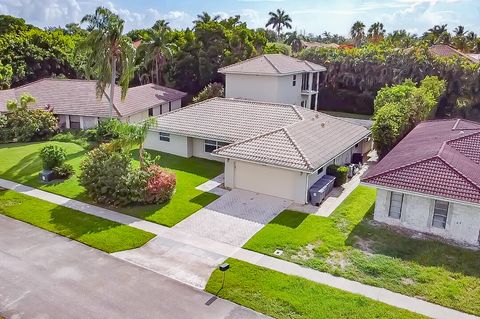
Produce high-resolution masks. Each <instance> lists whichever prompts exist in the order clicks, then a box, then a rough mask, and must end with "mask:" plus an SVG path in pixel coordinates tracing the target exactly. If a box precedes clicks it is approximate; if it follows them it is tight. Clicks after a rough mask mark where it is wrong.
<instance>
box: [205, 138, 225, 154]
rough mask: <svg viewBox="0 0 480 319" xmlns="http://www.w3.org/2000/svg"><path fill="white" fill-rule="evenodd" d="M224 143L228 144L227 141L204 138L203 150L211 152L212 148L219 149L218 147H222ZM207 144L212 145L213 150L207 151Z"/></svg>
mask: <svg viewBox="0 0 480 319" xmlns="http://www.w3.org/2000/svg"><path fill="white" fill-rule="evenodd" d="M226 145H228V143H225V142H219V141H215V140H204V141H203V150H204V151H205V153H211V152H213V151H214V150H216V149H219V148H220V147H224V146H226ZM207 146H210V147H213V150H211V151H208V150H207Z"/></svg>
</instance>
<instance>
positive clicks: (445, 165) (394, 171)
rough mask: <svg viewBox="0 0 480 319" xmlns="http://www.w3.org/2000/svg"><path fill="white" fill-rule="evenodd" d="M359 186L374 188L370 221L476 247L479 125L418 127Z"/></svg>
mask: <svg viewBox="0 0 480 319" xmlns="http://www.w3.org/2000/svg"><path fill="white" fill-rule="evenodd" d="M362 183H363V184H366V185H370V186H373V187H376V188H377V200H376V204H375V213H374V219H375V220H377V221H380V222H383V223H387V224H390V225H395V226H401V227H406V228H409V229H413V230H415V231H420V232H425V233H431V234H435V235H439V236H442V237H445V238H448V239H452V240H455V241H459V242H466V243H469V244H475V245H478V243H479V236H480V233H479V232H480V123H476V122H471V121H467V120H458V119H450V120H436V121H428V122H423V123H420V124H419V125H418V126H417V127H415V128H414V129H413V130H412V131H411V132H410V133H409V134H408V135H407V136H406V137H405V138H404V139H403V140H402V141H401V142H400V143H399V144H398V145H397V146H396V147H395V148H394V149H393V150H392V151H390V153H388V154H387V155H386V156H385V157H384V158H383V159H382V160H381V161H380V162H379V163H378V164H377V165H376V166H375V167H373V168H372V169H371V170H369V171H368V172H367V174H366V175H365V177H364V178H363V180H362Z"/></svg>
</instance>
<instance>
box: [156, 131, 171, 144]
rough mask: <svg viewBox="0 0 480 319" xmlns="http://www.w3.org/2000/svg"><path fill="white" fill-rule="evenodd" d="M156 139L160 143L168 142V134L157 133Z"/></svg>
mask: <svg viewBox="0 0 480 319" xmlns="http://www.w3.org/2000/svg"><path fill="white" fill-rule="evenodd" d="M158 138H159V139H160V141H162V142H170V133H165V132H158Z"/></svg>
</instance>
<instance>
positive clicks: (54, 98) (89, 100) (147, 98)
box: [0, 78, 186, 117]
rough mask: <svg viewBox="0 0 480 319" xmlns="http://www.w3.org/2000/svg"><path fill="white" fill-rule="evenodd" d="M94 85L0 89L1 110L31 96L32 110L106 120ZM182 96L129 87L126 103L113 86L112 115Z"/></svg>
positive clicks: (48, 83) (46, 83)
mask: <svg viewBox="0 0 480 319" xmlns="http://www.w3.org/2000/svg"><path fill="white" fill-rule="evenodd" d="M95 83H96V82H95V81H87V80H70V79H51V78H46V79H42V80H38V81H35V82H32V83H29V84H26V85H23V86H20V87H17V88H14V89H9V90H2V91H0V111H6V106H5V104H6V101H7V100H9V99H14V98H19V97H20V96H21V95H22V94H23V93H30V94H31V95H33V96H34V97H35V99H36V104H35V105H34V106H33V107H34V108H43V107H45V106H46V105H47V104H50V105H51V106H52V107H53V112H54V113H55V114H68V115H83V116H94V117H108V116H109V102H108V95H107V94H105V96H104V97H103V98H102V99H97V97H96V94H95V86H96V84H95ZM107 92H108V88H107ZM185 95H186V93H183V92H180V91H177V90H173V89H169V88H166V87H161V86H156V85H153V84H146V85H141V86H137V87H132V88H130V89H129V90H128V92H127V97H126V99H125V101H120V88H119V87H116V90H115V101H114V111H113V114H114V116H121V117H123V116H128V115H131V114H133V113H136V112H140V111H143V110H146V109H148V108H150V107H153V106H155V105H158V104H161V103H165V102H168V101H174V100H178V99H180V98H182V97H183V96H185Z"/></svg>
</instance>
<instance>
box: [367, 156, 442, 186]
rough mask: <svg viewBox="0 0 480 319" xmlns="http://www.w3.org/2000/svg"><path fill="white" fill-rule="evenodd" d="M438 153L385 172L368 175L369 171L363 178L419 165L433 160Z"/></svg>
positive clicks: (375, 176)
mask: <svg viewBox="0 0 480 319" xmlns="http://www.w3.org/2000/svg"><path fill="white" fill-rule="evenodd" d="M436 156H437V155H434V156H430V157H427V158H423V159H421V160H418V161H415V162H412V163H408V164H405V165H401V166H398V167H395V168H391V169H389V170H386V171H384V172H381V173H378V174H374V175H372V176H368V173H367V176H366V177H365V178H363V180H364V181H366V180H369V179H371V178H377V177H380V176H383V175H386V174H390V173H392V172H394V171H398V170H399V169H404V168H407V167H409V166H413V165H417V164H420V163H422V162H426V161H428V160H432V159H434V158H435V157H436Z"/></svg>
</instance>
